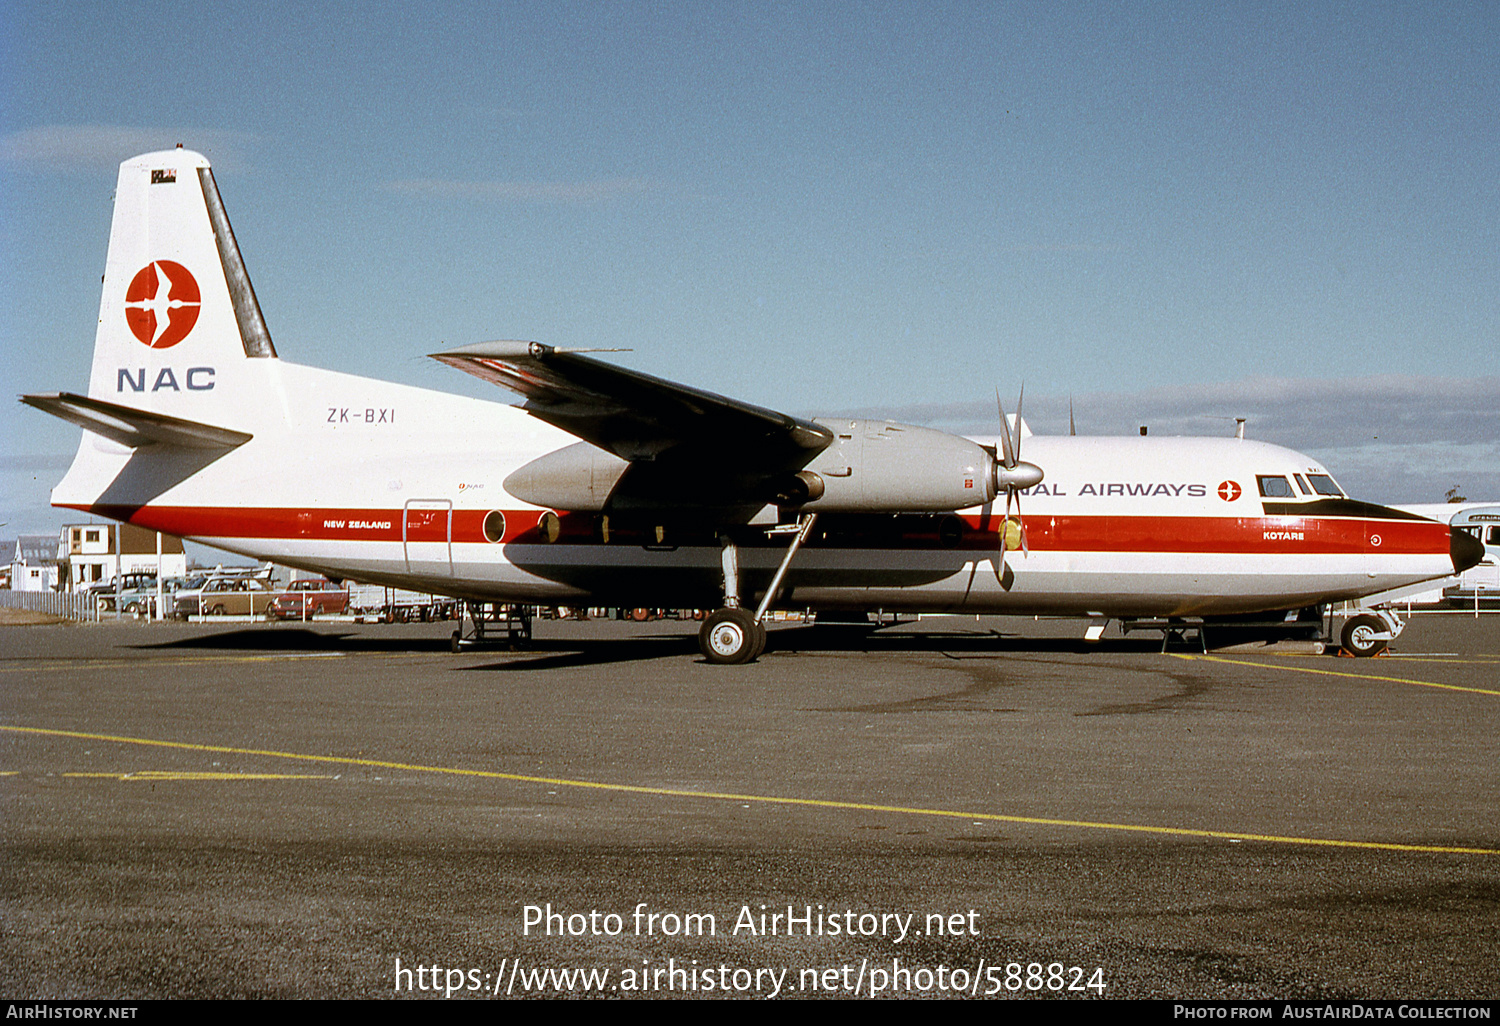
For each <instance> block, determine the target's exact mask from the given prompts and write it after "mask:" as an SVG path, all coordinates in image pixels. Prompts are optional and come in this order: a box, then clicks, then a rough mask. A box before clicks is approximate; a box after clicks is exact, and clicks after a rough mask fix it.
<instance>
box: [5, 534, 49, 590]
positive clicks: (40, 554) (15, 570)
mask: <svg viewBox="0 0 1500 1026" xmlns="http://www.w3.org/2000/svg"><path fill="white" fill-rule="evenodd" d="M6 562H8V563H9V564H10V589H11V591H53V590H55V589H56V587H57V573H58V559H57V539H56V538H53V537H52V536H51V535H47V534H23V535H21V537H19V538H17V539H16V541H15V543H14V545H13V546H12V548H11V550H10V552H8V553H6Z"/></svg>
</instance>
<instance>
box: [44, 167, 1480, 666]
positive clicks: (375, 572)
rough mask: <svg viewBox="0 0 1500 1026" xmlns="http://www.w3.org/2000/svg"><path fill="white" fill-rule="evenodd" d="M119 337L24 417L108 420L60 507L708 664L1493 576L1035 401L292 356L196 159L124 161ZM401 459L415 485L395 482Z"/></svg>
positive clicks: (104, 331)
mask: <svg viewBox="0 0 1500 1026" xmlns="http://www.w3.org/2000/svg"><path fill="white" fill-rule="evenodd" d="M98 323H99V327H98V334H97V336H96V342H95V350H94V363H93V369H92V373H91V376H90V381H89V390H88V394H87V395H85V396H80V395H74V394H70V393H51V394H45V395H43V394H34V395H28V396H25V397H23V398H24V401H26V402H27V403H29V404H31V405H33V406H35V407H37V408H39V409H42V410H44V411H46V412H48V413H51V414H54V415H56V416H59V417H62V418H64V419H66V420H69V421H71V422H73V423H76V424H79V425H80V426H82V427H84V428H85V436H84V439H83V441H82V443H81V444H80V446H79V448H78V451H77V455H76V456H75V458H74V461H73V464H72V466H71V467H70V469H69V471H68V473H67V476H66V477H65V478H64V479H63V481H62V482H61V483H60V484H59V485H58V486H57V488H56V489H55V490H54V492H53V497H52V501H53V503H54V504H56V505H61V506H66V507H69V508H72V509H77V510H82V511H85V512H89V513H93V514H99V515H103V516H106V517H112V518H115V519H121V520H126V521H128V522H130V523H134V524H139V525H141V526H143V527H148V528H152V529H155V530H161V531H165V532H168V533H172V534H177V535H180V536H183V537H188V538H193V539H198V540H201V541H204V542H206V543H207V544H210V545H214V546H217V547H220V548H224V549H228V550H230V551H234V552H241V553H247V554H252V555H254V556H256V557H257V558H261V559H274V560H275V561H277V562H279V563H283V564H286V565H290V566H294V567H298V568H301V569H305V570H309V571H313V572H317V573H322V574H325V575H327V576H330V577H333V578H336V579H346V578H354V579H359V580H364V581H371V582H374V583H376V584H381V585H385V586H389V587H393V588H400V589H408V590H412V591H418V592H430V593H432V594H441V595H452V596H456V597H458V598H461V599H465V600H468V601H471V602H477V603H528V604H546V605H578V606H626V607H637V606H646V607H667V608H707V609H716V611H715V612H714V613H712V614H711V615H710V616H709V617H708V618H707V619H706V620H705V621H704V625H703V629H702V631H701V632H700V634H699V644H700V650H701V651H702V653H703V655H704V657H705V658H706V659H708V660H709V661H710V662H716V663H737V662H745V661H747V660H750V659H754V658H755V657H756V656H757V655H758V654H759V652H760V651H761V649H762V648H763V647H764V645H765V642H766V633H765V628H764V620H765V617H766V615H767V613H768V612H769V611H770V610H771V609H772V608H773V607H775V606H778V605H780V606H783V607H786V608H793V609H811V610H814V611H825V610H826V611H865V610H872V609H877V608H879V609H884V610H887V611H890V612H972V613H983V612H995V613H1038V614H1052V615H1073V616H1080V617H1090V618H1094V619H1096V620H1097V619H1099V618H1110V617H1153V616H1154V617H1165V618H1168V619H1169V620H1170V619H1172V618H1177V617H1185V616H1237V615H1241V614H1256V613H1269V614H1283V613H1285V612H1287V611H1294V610H1299V609H1302V608H1305V607H1309V606H1321V605H1325V604H1327V603H1330V602H1336V601H1342V600H1346V599H1354V598H1358V597H1360V596H1363V595H1367V594H1371V593H1374V592H1379V591H1384V590H1387V589H1390V588H1395V587H1400V586H1403V585H1407V584H1412V583H1415V582H1419V581H1424V580H1429V579H1433V578H1439V577H1443V576H1446V575H1448V574H1452V573H1456V572H1461V571H1462V570H1464V569H1466V568H1467V567H1469V566H1472V565H1473V564H1474V563H1476V562H1477V561H1478V560H1479V559H1480V557H1481V556H1482V555H1483V548H1482V546H1481V545H1480V544H1479V543H1478V542H1477V541H1475V539H1474V538H1472V537H1471V536H1470V535H1468V534H1466V533H1464V532H1462V531H1457V532H1454V531H1450V529H1449V527H1448V525H1446V524H1438V523H1436V522H1434V521H1432V520H1429V519H1427V518H1424V517H1420V516H1417V515H1415V514H1411V513H1406V512H1403V511H1400V510H1395V509H1391V508H1388V507H1383V506H1378V505H1373V504H1370V503H1363V502H1358V501H1355V500H1354V499H1352V498H1350V497H1349V496H1347V495H1346V494H1345V493H1344V492H1343V490H1342V489H1341V488H1339V486H1338V485H1337V484H1336V483H1335V482H1334V480H1333V478H1332V477H1331V476H1330V475H1329V473H1328V471H1327V469H1326V468H1324V467H1323V466H1322V465H1320V464H1319V463H1318V462H1317V461H1315V460H1313V459H1311V458H1309V457H1308V456H1306V455H1303V454H1301V453H1297V452H1293V451H1291V450H1288V449H1284V448H1280V447H1277V446H1272V445H1267V444H1264V443H1259V442H1254V441H1248V440H1245V439H1240V438H1146V437H1140V438H1136V437H1127V438H1084V437H1074V436H1066V437H1031V436H1030V434H1029V432H1028V430H1027V428H1026V426H1025V424H1024V422H1023V421H1022V419H1021V416H1020V412H1021V411H1020V406H1021V404H1020V403H1019V402H1018V403H1017V407H1016V416H1015V417H1014V418H1013V419H1012V418H1008V417H1007V416H1006V415H1005V414H1004V411H1003V409H1002V410H999V411H997V412H998V413H999V418H998V425H999V428H1000V433H999V435H998V436H996V437H994V438H978V439H971V438H964V437H960V436H956V435H952V434H948V433H945V432H941V431H936V430H933V429H930V428H925V427H919V426H915V425H909V424H898V423H894V422H890V421H880V420H857V419H846V418H822V419H807V418H800V417H793V416H789V415H787V414H784V413H780V412H778V411H775V410H771V409H767V408H764V407H760V406H756V405H754V404H751V403H746V402H743V401H740V400H736V399H732V398H729V397H726V396H722V395H717V394H714V393H712V392H708V391H705V390H702V389H699V388H695V387H691V386H688V385H683V384H678V383H674V382H671V381H667V380H664V379H661V378H656V377H653V376H651V375H648V374H643V373H640V372H637V371H633V370H628V369H626V368H623V367H620V366H616V365H613V364H610V363H608V362H605V361H603V360H600V359H597V358H595V357H592V356H589V355H584V354H582V353H579V352H570V351H566V350H562V349H557V348H553V347H551V346H546V345H542V344H540V343H536V342H524V341H500V342H484V343H478V344H474V345H468V346H461V347H458V348H454V349H449V350H445V351H443V352H440V353H436V354H433V355H434V357H435V358H436V359H438V360H439V361H441V362H443V363H445V364H448V365H450V366H453V367H455V368H457V369H460V370H463V371H466V372H468V373H471V374H474V375H476V376H478V377H481V378H484V379H485V380H488V381H491V382H493V383H496V384H499V385H502V386H504V387H506V388H508V389H511V390H512V391H514V392H517V393H519V394H520V395H521V396H522V397H523V398H524V400H525V402H524V405H523V406H521V407H519V408H518V407H512V406H504V405H500V404H496V403H489V402H484V401H480V400H474V399H467V398H462V397H458V396H453V395H448V394H443V393H438V392H433V391H429V390H425V389H418V388H413V387H410V386H405V385H398V384H392V383H388V382H384V381H378V380H374V379H370V378H361V377H356V376H354V375H350V374H342V373H338V372H333V371H324V370H319V369H316V368H311V367H305V366H300V365H296V364H292V363H289V362H286V361H283V360H281V359H280V357H279V356H278V354H277V352H276V349H275V347H274V345H273V344H272V341H271V336H270V331H269V329H268V327H267V325H266V323H265V320H264V317H263V316H262V314H261V311H260V306H259V303H258V301H257V300H256V298H255V293H254V290H253V289H252V288H251V285H250V279H249V276H248V274H247V272H246V270H245V267H244V264H243V261H242V259H241V256H240V252H239V249H238V247H237V245H236V244H235V242H234V234H233V231H232V230H231V228H230V226H229V221H228V217H227V215H226V213H225V211H224V207H223V202H222V199H221V197H220V195H219V191H218V186H217V184H216V183H215V181H214V177H213V174H212V171H211V170H210V168H209V165H208V161H207V160H205V159H204V158H203V157H202V156H200V155H198V154H196V153H191V152H189V151H186V150H181V149H178V150H175V151H167V152H162V153H151V154H144V155H142V156H140V157H136V158H133V159H131V160H128V161H126V162H125V163H124V164H122V165H121V169H120V177H119V184H118V187H117V190H116V203H115V214H114V222H113V226H112V230H111V236H110V247H109V255H108V258H107V262H106V269H105V276H104V286H103V301H102V304H101V308H100V315H99V322H98ZM273 398H274V401H272V400H273ZM1023 443H1024V445H1025V449H1026V456H1027V459H1025V460H1023V459H1022V456H1021V449H1022V446H1023ZM387 465H397V466H400V467H402V468H403V472H402V475H401V477H400V479H399V480H395V479H392V478H391V477H390V476H389V475H387V474H385V473H371V472H370V471H371V468H372V467H384V466H387ZM1023 507H1024V510H1023ZM1373 633H1375V634H1376V635H1380V634H1382V633H1384V634H1389V631H1388V630H1382V631H1375V632H1373ZM1377 640H1378V638H1377Z"/></svg>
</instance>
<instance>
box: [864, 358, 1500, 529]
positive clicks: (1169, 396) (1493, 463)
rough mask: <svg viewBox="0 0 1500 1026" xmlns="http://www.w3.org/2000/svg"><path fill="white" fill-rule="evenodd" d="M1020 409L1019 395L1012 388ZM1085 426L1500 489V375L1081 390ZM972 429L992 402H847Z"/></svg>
mask: <svg viewBox="0 0 1500 1026" xmlns="http://www.w3.org/2000/svg"><path fill="white" fill-rule="evenodd" d="M1003 398H1004V399H1005V402H1006V405H1007V408H1008V409H1009V410H1010V412H1014V403H1013V397H1009V396H1007V397H1003ZM1073 409H1074V417H1075V419H1076V420H1077V423H1078V431H1079V433H1080V434H1083V435H1126V434H1135V433H1136V432H1137V431H1138V430H1139V429H1140V427H1141V425H1146V426H1147V427H1148V428H1149V430H1150V432H1151V434H1153V435H1158V436H1159V435H1226V436H1227V435H1231V434H1233V433H1234V427H1235V425H1234V420H1235V418H1236V417H1244V418H1245V419H1246V426H1245V434H1246V437H1249V438H1256V439H1260V440H1261V441H1266V442H1273V443H1275V444H1277V445H1284V446H1286V447H1288V448H1290V449H1296V450H1297V451H1299V452H1305V453H1307V454H1309V455H1310V456H1313V457H1315V458H1317V459H1318V460H1320V461H1321V462H1322V463H1323V464H1324V465H1325V466H1327V467H1328V468H1329V470H1331V471H1332V472H1333V474H1334V476H1336V477H1337V478H1338V479H1339V480H1340V482H1341V483H1342V484H1343V485H1344V486H1345V487H1346V488H1347V489H1349V490H1350V491H1351V492H1353V493H1355V494H1357V495H1359V496H1361V497H1363V498H1368V499H1372V500H1375V501H1382V502H1441V501H1442V499H1443V493H1444V492H1445V491H1446V490H1447V489H1449V488H1451V487H1454V486H1458V487H1459V488H1460V490H1461V491H1462V492H1464V493H1465V494H1467V495H1468V496H1469V497H1470V498H1472V499H1500V378H1497V377H1482V378H1425V377H1424V378H1408V377H1395V376H1385V377H1370V378H1354V379H1349V380H1339V381H1323V380H1317V379H1290V378H1253V379H1250V380H1246V381H1233V382H1223V383H1210V384H1184V385H1172V386H1167V387H1161V388H1151V389H1146V390H1143V391H1139V392H1099V393H1094V394H1091V395H1078V396H1074V397H1073ZM836 415H842V416H852V417H859V416H866V417H889V418H891V419H893V420H904V421H910V422H913V423H918V424H928V425H931V426H933V427H938V428H942V429H944V430H949V431H958V432H961V433H965V434H983V435H991V434H994V433H995V431H996V430H997V428H996V426H995V425H996V416H997V415H996V412H995V405H994V402H993V401H983V400H979V401H973V402H961V403H946V404H931V403H929V404H922V405H915V406H906V407H899V408H894V409H890V408H887V409H880V410H876V409H863V410H848V411H844V412H843V413H842V414H836ZM1026 421H1027V424H1028V425H1029V426H1030V427H1031V428H1032V430H1033V431H1035V432H1037V433H1038V434H1066V433H1067V430H1068V397H1067V396H1042V395H1032V396H1029V397H1028V398H1027V400H1026Z"/></svg>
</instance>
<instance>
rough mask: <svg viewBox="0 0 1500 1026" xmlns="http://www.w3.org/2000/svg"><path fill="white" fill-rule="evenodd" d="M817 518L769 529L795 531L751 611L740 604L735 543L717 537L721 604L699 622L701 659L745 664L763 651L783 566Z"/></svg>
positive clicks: (810, 517)
mask: <svg viewBox="0 0 1500 1026" xmlns="http://www.w3.org/2000/svg"><path fill="white" fill-rule="evenodd" d="M817 519H818V515H817V514H816V513H812V514H809V515H808V516H807V517H806V518H804V519H802V520H800V521H799V522H798V523H796V524H790V525H787V526H786V527H782V528H772V529H771V532H769V533H783V534H791V533H792V532H795V534H794V535H793V537H792V543H791V544H790V545H789V546H787V550H786V555H785V556H783V557H782V558H781V565H780V566H779V567H777V568H776V574H775V576H773V577H772V578H771V584H770V587H768V588H767V589H766V592H765V594H764V595H763V596H762V597H761V600H760V605H759V606H757V607H756V610H755V612H754V613H751V612H749V611H747V610H745V609H743V608H741V606H740V556H739V545H738V544H736V543H735V541H734V539H733V538H731V537H729V535H728V534H723V535H720V536H719V545H720V547H721V554H720V558H721V562H722V565H723V569H724V607H723V608H722V609H720V610H719V611H718V612H716V613H714V614H713V615H712V616H710V617H709V618H708V619H707V620H705V621H703V627H702V629H701V630H699V631H698V649H699V651H701V652H702V653H703V658H705V659H707V660H708V661H709V662H711V663H720V664H732V663H748V662H751V661H752V660H754V659H756V658H757V657H759V656H760V654H761V653H762V652H764V651H765V650H766V623H765V620H766V611H767V610H768V609H769V608H770V607H771V603H772V602H773V601H775V599H776V593H777V592H778V591H780V590H781V582H782V580H784V579H785V577H786V571H787V567H789V566H791V564H792V557H793V556H795V555H796V554H797V550H798V549H800V548H801V547H802V543H803V542H805V541H806V540H807V537H808V535H810V534H812V528H813V524H814V523H816V522H817Z"/></svg>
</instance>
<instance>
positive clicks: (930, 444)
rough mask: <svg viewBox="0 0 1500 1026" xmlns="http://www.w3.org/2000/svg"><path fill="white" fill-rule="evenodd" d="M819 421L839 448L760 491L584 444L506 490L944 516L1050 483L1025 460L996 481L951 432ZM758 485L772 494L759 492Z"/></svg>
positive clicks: (575, 506) (644, 504)
mask: <svg viewBox="0 0 1500 1026" xmlns="http://www.w3.org/2000/svg"><path fill="white" fill-rule="evenodd" d="M817 423H819V424H821V425H822V426H823V427H826V428H828V429H829V430H830V431H832V432H833V433H834V436H835V437H834V441H833V444H832V445H830V446H829V447H828V448H826V449H824V450H823V451H822V452H821V453H819V454H818V455H817V457H815V458H814V459H813V460H812V462H810V463H809V464H808V465H807V466H806V467H805V468H804V469H803V470H801V471H800V472H798V473H795V474H788V475H787V477H786V479H785V480H782V481H775V480H771V481H764V482H761V484H760V485H759V486H757V485H755V483H754V482H753V481H752V482H751V483H750V484H749V485H748V486H747V485H746V483H744V482H739V483H736V482H735V481H733V479H730V478H719V479H715V478H710V477H708V476H706V475H704V476H699V474H697V473H695V472H694V471H693V469H692V468H691V465H688V466H686V467H676V468H673V469H668V468H667V467H660V468H655V467H649V466H646V467H635V468H634V471H632V467H633V465H632V464H631V463H629V462H627V461H626V460H623V459H621V458H620V457H618V456H615V455H613V454H612V453H608V452H605V451H604V450H602V449H600V448H598V447H597V446H594V445H590V444H589V443H588V442H579V443H577V444H576V445H570V446H567V447H566V448H563V449H558V450H556V451H555V452H549V453H547V454H546V455H545V456H542V457H540V458H538V459H535V460H532V461H531V462H530V463H528V464H526V465H525V466H524V467H521V468H520V469H519V470H517V471H515V472H514V473H512V474H511V475H510V476H509V477H507V478H506V479H505V490H506V491H508V492H510V494H512V495H514V496H515V497H516V498H518V499H522V500H524V501H526V502H529V503H532V504H533V505H536V506H542V507H545V508H548V509H555V510H571V511H576V512H587V513H598V512H605V511H609V510H612V509H613V510H624V509H636V510H640V509H643V508H655V507H657V506H658V505H659V506H660V508H662V509H676V510H679V511H686V510H689V509H692V508H694V507H697V506H700V505H701V506H704V507H710V508H714V509H719V508H721V507H728V506H732V505H735V504H748V506H758V505H759V504H761V503H773V504H775V505H780V506H784V507H792V508H802V509H807V510H810V511H811V510H816V511H818V512H829V513H945V512H949V511H951V510H957V509H966V508H968V507H970V506H980V505H983V504H984V503H987V502H990V501H992V500H993V499H994V498H995V496H996V495H997V494H999V492H1000V490H1001V489H1002V488H1004V487H1006V486H1008V485H1010V484H1011V482H1010V477H1014V476H1016V475H1022V476H1026V475H1029V474H1030V472H1032V471H1034V472H1035V473H1034V476H1035V478H1036V480H1037V481H1039V480H1041V471H1040V470H1038V469H1037V468H1035V467H1031V465H1030V464H1021V465H1020V467H1018V468H1016V469H1014V470H1011V471H1005V470H1003V469H1002V470H1000V471H999V477H1000V480H998V482H997V469H996V464H995V458H994V457H993V456H992V455H991V454H990V452H989V450H987V449H985V448H984V447H983V446H981V445H979V444H977V443H975V442H971V441H969V439H967V438H961V437H960V436H958V435H951V434H948V433H947V432H945V431H935V430H933V429H932V428H924V427H916V426H914V425H911V424H896V423H893V422H891V421H888V420H840V421H818V422H817ZM1026 468H1029V470H1028V469H1026ZM648 470H649V471H651V472H649V473H648V472H647V471H648ZM658 470H659V473H658V472H657V471H658ZM627 474H629V475H630V476H629V478H628V480H627ZM1028 479H1029V478H1028ZM1031 483H1032V484H1034V483H1035V481H1032V482H1031ZM757 487H759V488H763V489H764V490H765V494H752V493H754V492H755V491H756V489H757ZM1020 487H1029V485H1020Z"/></svg>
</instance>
